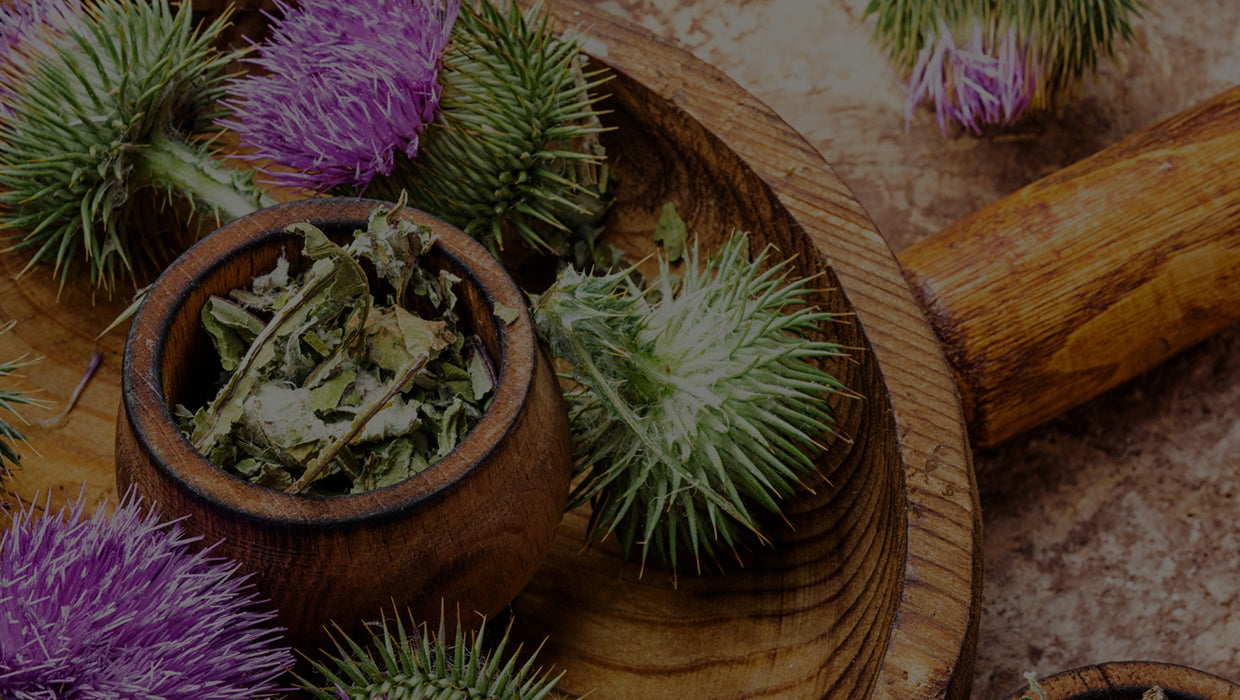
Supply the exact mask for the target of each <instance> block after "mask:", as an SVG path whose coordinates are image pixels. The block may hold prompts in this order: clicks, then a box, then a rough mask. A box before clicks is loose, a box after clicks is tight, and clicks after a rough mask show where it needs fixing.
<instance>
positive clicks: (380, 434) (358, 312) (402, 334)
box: [177, 204, 495, 495]
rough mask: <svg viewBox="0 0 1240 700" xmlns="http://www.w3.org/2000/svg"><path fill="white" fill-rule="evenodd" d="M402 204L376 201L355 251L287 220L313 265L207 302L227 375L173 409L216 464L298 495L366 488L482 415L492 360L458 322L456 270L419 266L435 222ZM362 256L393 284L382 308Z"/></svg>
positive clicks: (422, 457) (412, 465) (440, 450)
mask: <svg viewBox="0 0 1240 700" xmlns="http://www.w3.org/2000/svg"><path fill="white" fill-rule="evenodd" d="M400 208H401V205H399V204H398V205H396V206H395V207H392V208H388V207H376V208H375V209H374V210H373V211H372V213H371V215H370V218H369V221H368V223H367V228H366V230H365V231H361V230H358V231H356V232H355V234H354V238H353V240H352V242H351V243H350V244H349V245H348V246H347V247H341V246H339V245H337V244H335V243H333V242H332V241H331V240H329V239H328V238H327V236H326V235H325V234H324V233H323V232H322V231H320V230H319V229H317V228H315V227H314V226H311V225H309V224H295V225H293V226H290V227H289V229H287V230H288V231H289V232H292V233H297V234H298V235H301V236H303V237H304V238H305V245H304V248H303V254H304V255H305V256H306V257H308V258H309V259H310V260H311V261H313V264H312V265H311V266H310V267H309V269H308V270H306V271H305V272H304V273H303V274H302V275H300V276H297V277H294V276H292V275H290V273H289V264H288V261H287V260H284V259H281V261H280V264H278V265H277V267H276V269H275V270H273V271H271V272H270V273H267V274H265V275H262V276H260V277H258V278H256V279H255V280H254V282H253V284H252V285H251V286H250V287H249V288H248V289H243V290H234V291H233V292H232V293H231V294H230V296H229V298H223V297H213V298H212V299H211V300H210V302H209V303H208V304H206V305H205V306H204V308H203V325H204V328H205V329H206V330H207V332H208V334H209V335H210V336H211V339H212V341H213V343H214V345H215V348H216V350H217V351H218V353H219V356H220V365H221V366H222V368H223V369H224V372H225V373H226V379H225V381H224V383H223V385H222V386H221V387H220V389H219V391H218V392H217V393H216V395H215V398H214V399H213V400H212V401H210V402H209V403H208V404H207V405H206V406H203V407H201V408H199V409H198V410H197V411H193V412H191V411H190V410H188V409H186V408H185V407H182V406H178V408H177V412H178V416H179V419H180V421H181V427H182V430H183V431H184V432H185V433H186V435H187V436H188V437H189V439H190V441H191V442H192V443H193V445H194V447H195V448H196V449H198V451H199V452H200V453H202V454H203V455H204V456H206V458H207V459H209V460H210V461H211V462H212V463H214V464H216V465H219V466H220V467H222V468H224V469H225V470H226V471H229V472H230V473H233V474H235V475H238V476H241V477H243V478H245V479H247V480H249V481H251V482H252V483H255V484H258V485H261V486H266V487H268V488H273V489H281V490H285V491H288V492H290V493H306V494H315V495H331V494H339V493H358V492H361V491H366V490H371V489H375V488H381V487H384V486H389V485H391V484H395V483H397V482H399V481H402V480H404V479H406V478H408V477H410V476H412V475H414V474H416V473H418V472H420V471H422V470H423V469H425V468H426V467H427V466H429V465H430V464H431V463H433V462H435V461H436V460H438V459H439V458H441V457H443V456H444V455H446V454H447V453H448V452H450V451H451V450H452V449H453V448H454V447H455V446H456V445H457V443H459V442H460V440H461V439H462V438H463V437H464V436H465V434H466V433H467V432H469V430H470V429H471V428H472V427H473V426H474V425H475V424H476V423H477V421H478V419H479V418H480V417H481V415H482V412H483V411H484V410H485V407H486V403H487V400H488V399H489V397H490V395H491V393H492V390H493V388H494V376H495V371H494V368H493V365H492V361H491V359H490V358H489V357H488V355H487V353H486V350H485V348H484V346H483V344H482V342H481V341H480V340H479V339H478V338H477V337H476V336H472V335H466V333H465V331H464V329H462V328H460V327H459V321H460V319H459V317H458V313H457V310H456V302H457V299H456V295H455V293H454V285H455V284H456V283H458V282H459V281H460V280H459V278H457V277H456V276H454V275H452V274H451V273H450V272H446V271H440V272H439V273H437V274H431V273H429V272H427V271H426V270H424V269H423V268H422V267H421V266H420V265H419V259H420V258H421V256H423V255H425V253H426V252H427V251H428V250H429V249H430V247H431V245H432V244H433V243H434V240H433V237H432V236H431V235H430V231H429V228H427V227H419V226H416V225H414V224H411V223H409V222H408V221H405V220H404V219H402V218H400V217H399V216H398V213H399V210H400ZM360 261H367V262H368V263H369V264H370V265H372V266H373V267H374V269H375V271H376V274H377V277H378V278H379V280H380V281H381V282H382V283H383V284H384V285H385V286H386V287H387V288H388V292H389V293H388V296H387V300H386V302H385V303H384V304H382V305H381V304H376V303H375V301H374V299H373V294H374V290H373V289H372V287H371V284H370V282H369V280H368V279H367V275H366V272H365V271H364V270H363V268H362V265H361V262H360ZM411 308H416V309H419V310H422V311H423V312H424V313H425V315H426V317H425V318H424V317H423V316H420V315H418V314H417V313H414V312H412V311H410V310H409V309H411Z"/></svg>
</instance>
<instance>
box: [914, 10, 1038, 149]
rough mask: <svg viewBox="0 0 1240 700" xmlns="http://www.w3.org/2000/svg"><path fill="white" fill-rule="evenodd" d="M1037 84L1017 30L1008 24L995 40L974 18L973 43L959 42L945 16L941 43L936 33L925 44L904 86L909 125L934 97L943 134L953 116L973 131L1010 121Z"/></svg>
mask: <svg viewBox="0 0 1240 700" xmlns="http://www.w3.org/2000/svg"><path fill="white" fill-rule="evenodd" d="M931 44H934V47H933V48H931ZM1036 85H1037V81H1036V80H1035V75H1034V71H1033V70H1032V69H1031V67H1030V66H1029V64H1028V63H1027V62H1026V60H1025V56H1024V51H1023V46H1022V42H1020V41H1019V40H1018V39H1017V37H1016V32H1015V30H1013V29H1010V28H1009V29H1008V31H1007V33H1006V34H1004V35H1003V38H1002V39H1001V40H1000V41H999V42H998V45H997V46H995V45H994V43H993V42H987V41H986V40H985V39H984V38H983V36H982V26H981V23H980V22H978V21H976V20H974V23H973V31H972V33H971V34H970V36H969V41H968V43H967V44H965V45H964V46H957V45H956V41H955V38H954V37H953V36H952V32H951V29H949V28H948V26H947V23H946V22H944V21H943V20H942V19H940V20H939V36H938V40H937V43H936V42H935V41H934V40H933V38H931V40H930V41H928V42H927V44H926V46H925V47H923V48H922V50H921V52H920V53H919V54H918V56H917V63H916V65H915V66H914V67H913V72H912V75H911V76H910V77H909V82H908V85H907V87H906V88H905V91H904V128H905V130H906V131H907V130H908V127H909V122H910V121H911V120H912V117H913V111H914V110H915V109H916V108H917V106H918V105H919V104H921V103H922V102H925V101H926V100H933V101H934V111H935V119H936V121H938V124H939V130H940V131H941V132H942V133H943V134H944V135H946V133H947V123H948V122H956V123H959V124H961V125H962V126H964V127H967V128H969V129H971V130H973V131H974V132H981V129H982V126H983V125H986V124H1011V123H1012V122H1014V121H1015V120H1016V118H1017V117H1019V116H1020V115H1021V113H1022V112H1024V110H1025V108H1026V107H1028V106H1029V101H1030V98H1031V97H1032V95H1033V92H1034V90H1035V89H1036Z"/></svg>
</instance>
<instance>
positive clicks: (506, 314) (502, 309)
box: [491, 301, 521, 324]
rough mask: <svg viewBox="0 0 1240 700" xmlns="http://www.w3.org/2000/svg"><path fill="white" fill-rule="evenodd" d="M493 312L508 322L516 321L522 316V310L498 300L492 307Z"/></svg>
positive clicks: (496, 316)
mask: <svg viewBox="0 0 1240 700" xmlns="http://www.w3.org/2000/svg"><path fill="white" fill-rule="evenodd" d="M491 312H492V313H494V314H495V318H498V319H499V320H501V321H503V322H504V323H507V324H512V323H515V322H516V320H517V319H518V318H520V316H521V312H520V311H518V310H516V309H514V308H512V307H511V306H504V305H503V304H501V303H499V302H498V301H497V302H495V305H494V306H492V307H491Z"/></svg>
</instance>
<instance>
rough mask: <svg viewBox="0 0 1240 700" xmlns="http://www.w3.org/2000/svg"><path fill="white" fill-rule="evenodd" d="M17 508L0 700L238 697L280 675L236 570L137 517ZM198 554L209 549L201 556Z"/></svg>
mask: <svg viewBox="0 0 1240 700" xmlns="http://www.w3.org/2000/svg"><path fill="white" fill-rule="evenodd" d="M105 511H106V509H105V508H103V507H101V508H99V509H98V510H97V511H95V513H94V515H92V516H91V517H90V518H89V519H84V518H83V514H84V512H85V500H84V499H83V498H81V497H79V498H78V500H77V502H76V503H75V504H74V505H73V506H72V507H69V508H67V509H66V508H62V509H61V510H60V511H59V512H58V513H56V514H55V515H50V514H44V515H43V516H42V517H40V518H37V519H36V518H35V517H34V508H33V507H32V508H29V509H27V508H24V507H23V508H21V509H20V510H19V512H17V513H16V514H15V516H14V519H13V524H12V527H11V528H10V529H9V530H8V531H7V532H5V533H4V534H3V536H0V697H5V698H17V699H24V698H29V699H34V698H70V697H72V698H82V699H84V700H85V699H90V700H103V699H104V698H134V699H138V698H142V699H146V698H151V699H153V698H161V699H167V700H173V699H184V700H190V699H195V700H197V699H201V698H212V699H214V700H232V699H234V698H235V699H236V700H242V699H243V698H244V699H250V698H258V697H268V696H270V695H272V694H274V693H276V692H279V691H281V690H282V689H281V688H278V687H277V686H276V684H275V683H276V678H277V677H278V676H280V675H281V674H282V673H284V672H285V671H286V670H287V669H289V668H291V665H292V662H293V660H292V655H291V653H290V652H289V650H288V649H287V648H282V647H276V646H274V643H276V642H278V639H279V633H278V630H277V629H275V628H269V627H266V626H265V624H266V623H267V622H268V621H269V620H270V619H271V618H272V617H273V613H270V612H259V611H256V610H254V609H253V604H254V603H255V594H254V592H253V591H252V588H251V586H250V585H249V584H247V583H246V580H245V577H239V576H235V575H234V574H235V573H236V570H237V564H235V563H232V562H227V561H225V560H222V559H219V558H212V557H209V556H208V551H202V552H197V553H195V552H191V551H190V548H189V546H190V544H191V543H193V542H194V541H195V538H188V537H185V536H184V535H183V533H182V531H181V529H180V527H179V526H178V525H177V524H176V523H175V522H174V523H163V524H161V523H160V522H159V516H158V513H157V512H156V511H155V510H154V509H149V510H144V509H142V508H140V499H139V498H136V497H134V496H133V492H130V494H127V495H126V496H125V497H124V498H122V499H121V502H120V503H119V505H118V506H117V508H116V512H115V514H114V515H113V516H112V517H111V518H110V519H109V518H108V517H107V515H106V512H105ZM208 550H209V548H208Z"/></svg>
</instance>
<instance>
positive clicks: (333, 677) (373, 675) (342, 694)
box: [302, 619, 562, 700]
mask: <svg viewBox="0 0 1240 700" xmlns="http://www.w3.org/2000/svg"><path fill="white" fill-rule="evenodd" d="M485 628H486V625H485V624H484V625H483V626H482V628H481V629H479V630H478V631H477V632H476V633H472V634H471V635H468V636H467V635H466V634H465V633H464V632H463V631H462V629H461V626H460V623H459V622H458V624H457V627H456V635H455V636H454V637H453V638H454V639H455V640H456V641H455V642H448V641H447V639H448V638H447V636H446V635H445V633H444V632H445V630H444V626H443V623H442V621H441V622H440V626H439V633H438V634H430V633H428V632H427V630H426V627H425V626H423V627H422V629H421V630H420V631H418V630H414V632H413V634H410V633H409V632H408V631H407V630H406V628H405V625H404V623H403V622H401V621H400V619H397V620H396V629H395V631H394V632H393V630H392V629H391V628H390V627H389V622H388V621H387V620H386V619H384V620H383V623H382V625H381V628H380V629H379V630H377V631H375V632H374V633H373V639H372V640H371V642H372V643H371V645H370V647H369V648H366V647H363V646H362V645H360V644H358V643H357V642H355V641H354V640H352V639H349V638H347V637H346V638H345V639H344V643H343V644H342V643H340V642H339V641H338V642H337V645H336V646H337V649H338V651H339V654H340V656H339V657H337V658H335V659H332V662H331V664H330V665H329V664H325V663H322V662H319V661H313V662H312V664H313V667H314V669H315V671H317V672H318V674H320V675H321V676H322V677H323V678H324V679H325V680H326V687H318V686H316V685H314V684H311V683H309V682H307V681H305V679H302V683H303V685H302V687H303V688H304V689H306V690H308V691H309V692H310V694H311V695H312V696H313V697H315V698H319V700H415V699H420V698H426V699H430V698H461V699H462V700H474V699H475V698H477V699H478V700H484V699H485V700H541V699H542V698H546V697H547V696H548V695H549V694H550V693H551V691H552V690H553V689H554V688H555V684H556V683H557V682H558V681H559V676H557V677H555V678H552V677H551V676H550V674H545V673H542V672H541V670H536V669H534V661H535V658H536V656H537V652H535V653H534V654H533V655H531V656H530V658H529V659H528V660H527V661H526V662H525V663H524V664H523V665H521V666H519V667H518V666H517V656H518V655H519V654H520V652H521V649H520V647H518V648H517V650H516V651H515V652H514V653H513V654H512V655H510V656H506V655H505V651H506V647H507V645H508V635H507V634H505V635H504V636H503V637H502V638H501V639H500V641H499V643H498V644H496V645H495V646H494V648H493V649H490V650H488V649H487V647H486V646H485V645H484V639H485V631H486V630H485ZM561 675H562V674H561Z"/></svg>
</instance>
